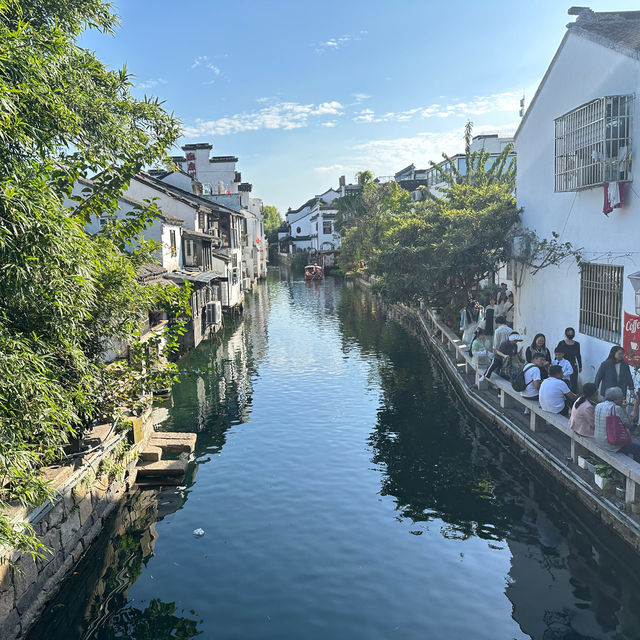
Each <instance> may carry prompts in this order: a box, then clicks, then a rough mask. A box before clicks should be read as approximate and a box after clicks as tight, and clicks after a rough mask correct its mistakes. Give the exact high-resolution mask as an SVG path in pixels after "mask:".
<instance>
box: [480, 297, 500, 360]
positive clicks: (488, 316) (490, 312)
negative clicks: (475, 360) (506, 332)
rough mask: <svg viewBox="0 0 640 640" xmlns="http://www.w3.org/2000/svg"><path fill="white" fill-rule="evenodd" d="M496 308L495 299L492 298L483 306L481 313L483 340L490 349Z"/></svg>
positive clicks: (491, 347)
mask: <svg viewBox="0 0 640 640" xmlns="http://www.w3.org/2000/svg"><path fill="white" fill-rule="evenodd" d="M497 308H498V306H497V305H496V301H495V300H494V299H493V298H492V299H491V300H489V304H488V305H487V306H486V307H485V308H484V313H483V314H482V324H483V325H484V341H485V343H486V348H487V349H488V350H489V351H491V350H493V345H494V340H493V334H494V331H495V321H496V317H497V315H498V314H497Z"/></svg>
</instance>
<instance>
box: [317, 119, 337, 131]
mask: <svg viewBox="0 0 640 640" xmlns="http://www.w3.org/2000/svg"><path fill="white" fill-rule="evenodd" d="M337 124H338V123H337V122H336V121H335V120H328V121H327V122H321V123H320V126H321V127H328V128H329V129H331V128H333V127H335V126H336V125H337Z"/></svg>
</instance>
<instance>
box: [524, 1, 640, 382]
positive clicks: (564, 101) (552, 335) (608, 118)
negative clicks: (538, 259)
mask: <svg viewBox="0 0 640 640" xmlns="http://www.w3.org/2000/svg"><path fill="white" fill-rule="evenodd" d="M569 13H570V14H571V15H577V16H578V18H577V20H576V21H575V22H574V23H571V24H569V25H568V27H567V32H566V33H565V36H564V38H563V40H562V42H561V43H560V47H559V48H558V50H557V52H556V54H555V56H554V57H553V60H552V61H551V64H550V66H549V68H548V69H547V72H546V74H545V76H544V78H543V79H542V82H541V83H540V86H539V87H538V90H537V92H536V94H535V96H534V98H533V100H532V102H531V105H530V106H529V109H528V110H527V112H526V114H525V115H524V118H523V120H522V122H521V124H520V127H519V128H518V131H517V132H516V136H515V143H516V152H517V156H518V174H517V183H516V191H517V198H518V204H519V205H520V206H522V207H524V214H523V224H524V227H526V228H528V229H531V230H534V231H535V232H536V233H537V234H538V236H539V237H541V238H546V239H550V238H551V237H552V233H553V232H556V233H558V234H559V240H560V241H562V242H570V243H571V244H572V245H573V247H575V248H583V260H584V263H583V265H582V268H579V267H578V265H577V264H576V262H575V261H573V260H569V261H565V262H563V263H561V264H560V266H559V267H555V266H551V267H547V268H545V269H543V270H541V271H539V272H538V274H537V275H535V276H532V275H531V273H530V271H528V270H524V273H522V274H520V268H519V267H514V269H513V275H514V278H515V281H514V285H515V288H516V308H517V314H516V319H515V322H516V324H515V327H516V328H517V329H518V330H520V332H521V333H524V334H526V335H527V337H528V338H531V337H533V335H534V334H535V333H537V332H542V333H544V334H545V335H546V337H547V344H548V345H549V346H550V347H552V346H555V344H557V342H558V341H559V340H560V339H562V338H563V333H564V329H565V327H567V326H573V327H575V329H576V332H577V335H576V339H577V340H579V341H580V343H581V348H582V356H583V361H584V367H583V373H582V376H581V379H582V381H583V382H587V381H593V379H594V376H595V373H596V370H597V367H598V365H599V363H600V362H601V361H602V360H604V358H605V357H606V356H607V354H608V352H609V350H610V347H611V346H612V344H614V343H618V344H620V343H621V342H622V338H623V313H624V312H629V313H635V312H636V302H635V295H634V288H633V286H632V284H631V282H630V281H629V280H628V276H629V275H630V274H632V273H634V272H636V271H638V270H640V250H639V249H640V243H638V242H637V236H636V235H635V234H636V233H638V227H636V226H634V225H636V224H638V223H639V222H640V200H639V199H638V197H637V194H636V191H635V189H634V187H633V175H632V172H631V159H632V153H633V140H634V139H635V140H638V139H640V119H638V118H632V112H633V107H634V104H635V102H636V97H635V96H636V94H638V93H639V92H640V11H629V12H604V13H594V12H593V11H591V10H590V9H587V8H581V7H575V8H572V9H570V10H569ZM607 184H608V185H611V188H609V186H607ZM619 194H622V200H623V204H622V206H620V207H616V208H613V209H612V210H611V211H609V212H608V214H607V213H605V212H603V203H604V202H605V199H606V198H607V197H609V196H610V197H611V198H615V197H617V196H618V195H619ZM606 208H607V209H608V207H606ZM634 221H635V222H634ZM520 249H521V250H522V251H523V252H524V254H526V252H527V247H526V246H525V247H520Z"/></svg>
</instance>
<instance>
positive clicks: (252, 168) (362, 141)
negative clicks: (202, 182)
mask: <svg viewBox="0 0 640 640" xmlns="http://www.w3.org/2000/svg"><path fill="white" fill-rule="evenodd" d="M586 4H588V6H590V7H591V8H592V9H594V10H595V11H611V10H613V9H616V10H632V9H637V2H632V1H631V0H616V1H615V2H612V1H611V0H602V1H598V2H595V1H591V2H589V3H586ZM634 5H636V6H634ZM569 6H570V3H569V2H567V3H566V4H565V3H563V2H558V0H541V1H538V2H535V3H530V2H519V1H515V0H504V1H503V0H501V1H497V0H496V1H492V0H485V1H484V2H478V1H477V0H465V1H455V0H454V1H452V0H443V1H441V0H420V1H418V0H413V1H412V0H406V1H405V2H404V3H392V2H389V1H388V0H386V1H382V0H367V1H366V2H365V1H362V0H341V1H340V2H338V1H336V0H323V1H322V2H305V1H301V0H295V1H294V0H270V1H269V2H267V1H260V0H253V1H246V0H245V1H243V0H236V2H225V3H222V2H219V1H217V0H184V1H183V2H168V1H167V0H154V1H153V2H151V1H149V0H117V1H116V2H115V7H116V10H117V12H118V13H119V15H120V17H121V27H120V28H119V29H118V31H117V33H116V35H115V36H103V35H100V34H97V33H90V34H87V35H85V36H84V37H83V39H82V45H83V46H86V47H88V48H90V49H93V50H95V51H96V53H97V54H98V56H99V57H100V58H101V59H102V60H103V61H104V62H105V63H106V64H108V65H109V66H111V67H114V68H119V67H121V66H122V65H123V64H126V65H127V68H128V70H129V72H130V73H132V74H134V75H135V79H134V82H135V83H136V86H135V87H134V88H133V90H132V92H133V94H134V95H136V96H138V97H141V96H142V95H144V94H145V93H146V94H147V95H154V96H158V97H159V98H160V99H162V100H164V101H165V103H166V107H167V109H168V110H170V111H173V112H174V113H175V115H176V116H177V117H179V118H180V120H181V121H182V123H183V128H184V134H185V135H184V137H183V138H182V140H181V141H180V144H183V143H185V142H211V143H212V144H213V145H214V150H213V153H214V154H216V155H237V156H238V157H239V159H240V162H239V165H238V168H239V170H240V171H241V172H242V177H243V180H244V181H247V182H251V183H253V185H254V188H253V195H254V196H257V197H261V198H262V199H263V200H264V203H265V204H274V205H276V206H277V207H278V208H279V209H280V210H281V211H282V212H283V213H284V212H286V210H287V207H289V206H291V207H297V206H299V205H300V204H301V203H302V202H304V201H305V200H307V199H308V198H309V197H311V196H312V195H314V194H317V193H321V192H322V191H324V190H326V189H327V188H328V187H331V186H337V184H338V177H339V176H340V175H341V174H345V175H346V177H347V180H348V181H349V180H353V177H354V174H355V172H356V171H358V170H360V169H371V170H372V171H373V172H374V174H376V175H392V174H393V173H395V172H396V171H398V170H399V169H401V168H403V167H404V166H406V165H408V164H410V163H411V162H414V163H415V164H416V165H418V166H419V167H424V166H427V164H428V161H429V160H438V159H440V154H441V153H442V152H443V151H445V152H448V153H455V152H458V151H460V150H461V149H462V141H461V135H462V129H463V127H464V124H465V122H466V121H467V120H472V121H473V122H474V124H475V132H476V133H481V132H505V133H508V132H513V131H514V130H515V127H516V126H517V123H518V120H519V118H518V102H519V99H520V97H521V95H522V93H523V91H524V93H525V96H526V99H527V101H528V100H529V99H530V98H531V97H532V96H533V93H534V91H535V89H536V87H537V85H538V82H539V81H540V79H541V77H542V75H543V74H544V72H545V70H546V68H547V66H548V64H549V62H550V60H551V58H552V57H553V54H554V52H555V50H556V48H557V46H558V44H559V43H560V40H561V39H562V36H563V34H564V31H565V25H566V24H567V23H568V22H570V21H573V20H574V18H573V17H572V16H568V15H567V8H568V7H569ZM177 152H179V150H178V149H176V153H177Z"/></svg>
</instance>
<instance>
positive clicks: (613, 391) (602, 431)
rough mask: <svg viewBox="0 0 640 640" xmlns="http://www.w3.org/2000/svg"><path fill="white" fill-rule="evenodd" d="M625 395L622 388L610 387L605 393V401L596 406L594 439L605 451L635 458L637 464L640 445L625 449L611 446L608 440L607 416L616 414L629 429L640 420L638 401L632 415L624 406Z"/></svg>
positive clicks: (639, 460) (634, 444)
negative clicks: (639, 416)
mask: <svg viewBox="0 0 640 640" xmlns="http://www.w3.org/2000/svg"><path fill="white" fill-rule="evenodd" d="M624 397H625V394H624V392H623V391H622V389H621V388H620V387H609V388H608V389H607V390H606V391H605V392H604V401H603V402H600V403H598V404H597V405H596V409H595V416H594V431H593V437H594V439H595V441H596V442H597V443H598V445H599V446H600V447H602V448H603V449H604V450H605V451H618V452H620V453H626V454H627V455H630V456H632V457H633V459H634V460H635V461H636V462H640V444H637V443H636V442H632V443H631V444H628V445H627V446H625V447H620V446H618V445H615V444H610V443H609V441H608V440H607V416H609V415H611V412H612V409H613V411H614V413H615V414H616V415H617V416H618V417H619V418H620V420H622V424H624V426H625V427H626V428H627V429H628V428H629V427H631V426H632V425H633V424H635V423H636V422H637V420H638V401H637V400H636V402H635V405H634V408H633V412H632V414H631V415H629V414H628V413H627V411H625V408H624V407H623V406H622V404H623V402H624Z"/></svg>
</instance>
